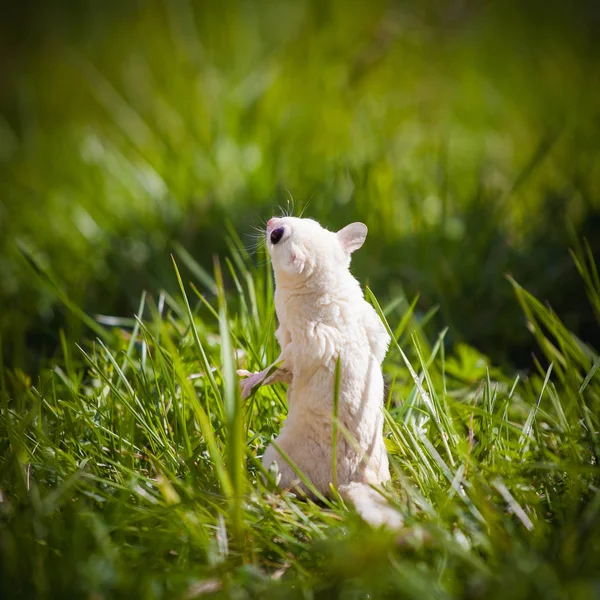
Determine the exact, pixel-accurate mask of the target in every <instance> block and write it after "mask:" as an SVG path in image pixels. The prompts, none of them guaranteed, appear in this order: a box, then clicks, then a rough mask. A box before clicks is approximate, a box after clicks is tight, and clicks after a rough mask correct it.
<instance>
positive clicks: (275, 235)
mask: <svg viewBox="0 0 600 600" xmlns="http://www.w3.org/2000/svg"><path fill="white" fill-rule="evenodd" d="M282 237H283V227H278V228H277V229H273V231H271V243H272V244H276V243H277V242H278V241H279V240H280V239H281V238H282Z"/></svg>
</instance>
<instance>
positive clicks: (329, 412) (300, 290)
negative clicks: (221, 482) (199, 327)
mask: <svg viewBox="0 0 600 600" xmlns="http://www.w3.org/2000/svg"><path fill="white" fill-rule="evenodd" d="M278 228H283V231H284V234H283V237H282V238H281V240H280V241H279V242H278V243H276V244H273V243H272V242H271V237H270V236H271V232H272V231H273V230H275V229H278ZM366 235H367V228H366V226H365V225H363V224H362V223H352V224H351V225H348V226H347V227H344V229H342V230H341V231H339V232H337V233H334V232H331V231H328V230H326V229H324V228H323V227H321V226H320V225H319V224H318V223H317V222H316V221H313V220H311V219H298V218H294V217H283V218H277V219H271V220H270V221H269V224H268V226H267V248H268V251H269V253H270V255H271V260H272V264H273V270H274V272H275V283H276V289H275V308H276V312H277V317H278V320H279V328H278V329H277V332H276V337H277V340H278V342H279V344H280V346H281V354H280V356H279V358H278V359H277V361H276V363H275V364H278V365H279V366H278V369H277V370H276V371H275V372H274V373H272V374H271V375H270V376H269V377H266V375H267V371H268V370H269V369H266V370H265V371H262V372H260V373H254V374H251V373H248V372H247V371H240V372H239V374H240V375H243V376H246V379H244V380H242V382H241V385H242V394H243V395H244V396H248V395H249V394H250V393H251V391H252V389H253V388H254V387H256V385H266V384H271V383H275V382H276V381H285V382H287V383H289V387H288V392H287V398H288V405H289V413H288V416H287V419H286V421H285V423H284V425H283V427H282V429H281V433H280V435H279V437H278V438H277V440H276V443H277V444H278V446H279V447H280V448H282V449H283V450H284V451H285V452H286V453H287V454H288V455H289V457H290V458H291V459H292V460H293V461H294V463H295V464H296V465H297V467H298V468H299V469H300V470H301V471H302V472H303V473H304V474H305V475H306V476H307V477H308V478H309V479H310V481H311V482H312V484H313V485H314V486H315V487H316V488H317V489H318V490H319V492H321V493H322V494H324V495H330V484H331V483H332V482H333V473H332V417H333V410H334V385H335V368H336V362H337V359H338V356H339V358H340V379H339V382H340V386H339V396H338V400H339V402H338V419H339V422H340V423H341V425H342V426H343V428H345V429H346V430H347V431H348V432H349V434H350V438H351V441H350V440H349V439H348V436H346V435H344V434H343V433H341V432H339V433H338V436H337V461H336V462H337V481H338V486H339V487H338V489H339V491H340V493H341V494H342V496H344V497H345V498H347V499H349V500H350V501H351V502H352V503H353V504H355V506H356V507H357V509H358V511H359V512H360V513H361V514H362V516H363V517H364V518H365V519H366V520H367V521H369V522H371V523H373V524H375V525H378V524H380V523H383V522H385V523H388V524H391V525H397V524H398V523H399V515H398V513H397V512H395V511H393V510H392V509H391V508H390V507H389V505H387V506H386V507H385V508H383V505H384V504H385V503H384V502H382V501H383V498H382V497H381V496H380V495H379V494H378V493H377V492H375V491H374V490H373V489H372V488H371V487H370V485H369V484H373V485H379V484H382V483H384V482H386V481H388V480H389V479H390V473H389V465H388V457H387V453H386V449H385V445H384V441H383V413H382V406H383V393H384V389H383V376H382V374H381V363H382V361H383V358H384V356H385V353H386V351H387V348H388V344H389V341H390V339H389V336H388V333H387V331H386V329H385V327H384V326H383V324H382V322H381V320H380V319H379V317H378V315H377V313H376V312H375V310H374V309H373V307H372V306H371V305H370V304H369V303H367V302H366V300H365V299H364V296H363V292H362V290H361V288H360V285H359V283H358V281H357V280H356V279H355V278H354V277H353V276H352V274H351V273H350V270H349V266H350V254H351V253H352V252H353V251H355V250H357V249H358V248H360V247H361V246H362V244H363V243H364V241H365V238H366ZM273 461H275V462H276V463H277V466H278V470H279V473H280V474H281V480H280V486H281V487H282V488H292V487H300V488H302V489H304V491H305V492H307V490H306V489H305V488H304V486H303V485H302V484H300V483H299V482H298V477H297V475H296V474H295V473H294V471H293V470H292V468H291V467H290V466H289V465H288V464H287V462H286V461H285V460H284V459H283V458H282V457H281V456H280V454H279V452H278V451H277V450H276V448H275V446H273V445H272V444H271V445H269V447H268V448H267V450H266V452H265V455H264V457H263V463H264V465H265V467H269V465H270V464H271V463H272V462H273ZM377 496H379V499H380V501H379V502H378V501H377V498H376V497H377Z"/></svg>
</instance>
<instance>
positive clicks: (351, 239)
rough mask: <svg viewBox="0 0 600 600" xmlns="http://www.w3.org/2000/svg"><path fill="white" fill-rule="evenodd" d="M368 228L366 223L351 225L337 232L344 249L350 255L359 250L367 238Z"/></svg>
mask: <svg viewBox="0 0 600 600" xmlns="http://www.w3.org/2000/svg"><path fill="white" fill-rule="evenodd" d="M367 231H368V229H367V226H366V225H365V224H364V223H350V225H346V227H344V228H343V229H340V230H339V231H338V232H337V236H338V240H340V244H341V245H342V248H343V249H344V250H345V251H346V252H347V253H348V254H350V253H351V252H354V251H355V250H358V249H359V248H360V247H361V246H362V245H363V244H364V243H365V239H366V238H367Z"/></svg>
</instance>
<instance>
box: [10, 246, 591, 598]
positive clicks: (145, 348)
mask: <svg viewBox="0 0 600 600" xmlns="http://www.w3.org/2000/svg"><path fill="white" fill-rule="evenodd" d="M262 258H264V257H260V256H259V259H258V261H257V262H253V261H252V260H251V259H250V258H249V257H248V256H246V255H245V254H244V253H241V252H239V251H238V250H236V244H235V243H234V242H232V243H231V250H230V253H229V255H228V257H222V259H221V262H220V264H219V263H218V262H217V263H216V267H215V271H214V277H209V279H208V280H207V274H206V273H205V272H203V271H201V270H199V269H200V267H197V269H196V270H197V271H198V273H202V276H201V277H200V279H199V280H196V281H194V282H188V281H182V280H181V278H179V273H178V272H177V277H178V278H179V281H180V283H181V288H180V292H179V293H178V294H175V295H170V294H168V293H166V292H160V293H159V294H158V296H155V295H154V294H144V295H142V297H141V300H140V303H139V308H138V310H137V312H136V315H135V318H134V319H123V320H119V319H118V318H116V317H115V318H114V319H113V321H112V324H111V326H110V327H109V326H104V327H103V329H104V335H103V339H102V340H101V339H100V338H96V339H95V341H94V339H92V338H90V339H89V341H87V342H85V343H84V344H83V345H81V346H78V345H77V344H76V343H75V340H72V339H70V338H69V337H68V336H66V335H62V336H61V340H62V352H61V355H60V357H57V358H56V360H55V361H54V364H53V366H52V368H50V369H46V370H44V371H43V372H41V374H40V375H39V376H37V377H35V378H30V377H29V376H27V375H26V374H25V373H23V372H22V371H19V370H17V369H9V368H7V367H6V366H4V365H3V366H2V369H0V399H1V413H0V414H1V417H0V448H1V450H2V453H1V456H2V459H1V462H0V494H1V496H0V525H1V527H0V595H2V597H3V598H27V597H36V598H49V597H57V598H67V597H68V598H109V597H110V598H113V597H115V598H120V597H122V598H169V599H170V598H194V597H205V596H209V595H211V594H213V595H216V596H220V597H233V598H246V597H256V598H265V597H268V598H296V597H297V598H330V597H343V598H382V597H389V598H398V597H402V598H419V599H423V598H433V599H435V598H451V597H469V598H486V599H488V598H506V597H510V598H515V599H516V598H530V597H540V598H581V599H587V598H591V597H595V596H597V595H598V593H599V590H600V576H599V573H600V494H599V493H598V491H599V489H598V486H599V485H600V471H599V467H598V457H599V456H600V454H599V452H600V435H599V434H600V422H599V417H598V415H599V414H600V371H599V366H600V358H599V356H598V353H597V352H596V351H595V350H594V349H592V348H590V347H589V346H587V345H586V344H584V343H582V342H581V341H580V340H579V339H577V338H576V337H575V336H573V335H572V334H571V333H569V331H568V330H567V329H566V328H565V327H564V325H563V324H562V323H561V321H560V319H559V317H558V316H557V315H556V314H554V313H553V312H552V311H551V310H550V309H549V308H548V307H546V306H545V305H543V304H541V303H539V302H538V301H537V300H536V299H535V298H534V297H533V296H531V295H530V294H529V293H528V292H527V291H526V290H525V289H524V288H522V287H520V286H519V284H518V283H516V282H514V281H513V282H512V286H513V288H514V292H515V298H514V300H513V301H514V302H515V303H520V304H521V307H522V310H523V312H524V314H525V316H526V322H527V327H528V328H529V329H530V331H531V333H532V334H533V336H534V337H535V339H536V341H537V344H538V346H539V350H538V352H537V354H536V357H537V358H536V361H537V363H536V364H537V368H536V369H535V370H534V371H533V372H532V373H530V374H529V375H521V376H519V375H516V374H515V375H512V374H511V375H507V374H506V373H505V372H503V371H501V370H499V369H497V368H494V366H493V365H491V364H490V363H489V361H488V360H487V359H486V357H485V356H483V355H482V354H480V353H479V352H477V351H476V350H474V349H473V348H470V347H467V346H465V345H461V346H457V347H455V348H454V350H452V352H451V353H448V354H447V349H446V346H447V345H446V343H445V336H446V330H442V331H441V332H440V334H439V336H438V337H436V338H434V339H431V340H429V339H428V338H427V336H426V335H425V333H424V332H423V329H422V326H421V325H422V323H421V321H420V319H418V318H416V317H415V315H414V303H413V304H410V305H409V303H407V302H406V301H405V300H404V299H403V298H400V299H397V300H394V299H393V298H388V300H389V302H388V303H383V304H381V306H380V304H379V303H378V302H377V300H376V299H375V297H374V296H373V295H372V294H368V296H369V298H370V299H371V300H372V302H373V303H374V305H375V306H376V308H377V309H378V310H379V311H380V314H381V315H382V316H384V317H385V319H386V322H387V323H388V326H389V328H390V330H391V331H392V332H393V333H394V334H395V335H394V337H395V340H396V342H395V343H392V346H391V349H390V351H389V354H388V356H387V358H386V361H385V364H384V372H385V378H386V381H387V383H388V392H387V396H386V408H387V411H386V438H387V446H388V450H389V453H390V458H391V464H392V470H393V486H392V490H391V498H392V501H393V502H394V504H395V506H396V507H397V509H398V510H399V511H400V512H401V513H402V515H403V516H404V518H405V521H406V528H405V530H404V531H402V532H401V533H397V534H391V533H389V532H386V531H376V530H372V529H370V528H369V527H368V526H367V525H366V524H364V523H363V522H362V521H361V520H360V519H359V518H358V517H357V515H355V514H354V513H353V512H352V511H351V510H350V509H348V508H347V507H345V506H344V505H343V504H342V503H341V501H340V500H339V499H334V500H332V501H330V502H328V503H327V504H316V503H314V502H311V501H303V500H301V499H298V498H294V497H293V496H291V495H282V494H279V493H277V491H276V489H275V488H274V482H273V478H272V476H271V475H272V474H271V475H269V474H265V475H266V476H267V477H266V479H264V480H263V478H262V477H261V473H263V469H262V468H261V466H260V461H259V458H260V456H261V454H262V452H263V450H264V449H265V447H266V444H267V443H268V442H269V440H270V439H271V437H272V436H273V435H275V434H276V433H277V432H278V430H279V429H280V426H281V423H282V420H283V419H284V417H285V412H286V400H285V391H284V388H283V387H281V386H279V385H278V386H273V387H272V388H267V389H260V390H259V391H258V392H257V393H255V394H254V395H253V396H252V397H251V398H250V399H248V401H246V403H241V401H240V399H239V396H238V394H237V381H236V377H235V368H236V366H240V367H242V366H243V367H245V368H249V369H258V368H264V367H265V366H266V365H268V364H270V362H271V361H272V360H273V359H274V358H275V357H276V356H277V348H276V347H275V341H274V335H273V333H274V329H275V317H274V308H273V299H272V280H271V274H270V267H269V265H268V264H267V263H266V261H262ZM188 259H189V257H188ZM575 259H576V261H577V264H578V266H579V268H580V271H581V273H582V275H583V278H584V280H585V282H586V283H587V289H588V292H589V297H590V300H591V302H592V304H593V305H594V306H596V307H597V306H598V305H599V304H598V303H599V302H600V285H599V283H598V276H597V272H596V270H595V267H594V265H593V264H592V261H591V254H586V250H585V248H582V249H580V250H578V251H577V252H576V254H575ZM189 260H191V259H189ZM257 263H258V264H259V266H256V264H257ZM261 263H262V264H261ZM192 267H193V265H192ZM193 268H194V267H193ZM225 276H226V277H227V280H228V281H230V282H234V285H232V286H231V289H232V290H233V292H230V293H227V292H226V290H225V288H224V284H223V279H224V277H225ZM215 289H216V291H217V300H216V301H215V302H214V303H213V302H209V301H207V300H206V298H205V294H209V293H210V291H211V290H213V291H214V290H215ZM105 320H106V319H105ZM515 326H519V325H518V324H515ZM211 597H212V596H211Z"/></svg>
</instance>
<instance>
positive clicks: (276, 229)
mask: <svg viewBox="0 0 600 600" xmlns="http://www.w3.org/2000/svg"><path fill="white" fill-rule="evenodd" d="M266 235H267V250H268V251H269V254H270V255H271V262H272V263H273V269H274V270H275V275H276V277H277V278H280V277H281V278H282V279H287V280H297V281H299V282H301V281H303V280H305V279H308V278H309V277H311V276H314V275H323V276H327V275H328V274H332V273H335V272H336V271H339V270H340V269H342V270H347V269H348V266H349V265H350V255H351V254H352V252H354V251H355V250H358V249H359V248H360V247H361V246H362V245H363V243H364V241H365V238H366V237H367V226H366V225H365V224H364V223H351V224H350V225H347V226H346V227H344V228H343V229H340V230H339V231H338V232H333V231H329V230H327V229H325V228H324V227H321V225H319V223H317V222H316V221H313V220H312V219H299V218H296V217H274V218H272V219H269V221H268V223H267V232H266Z"/></svg>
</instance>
